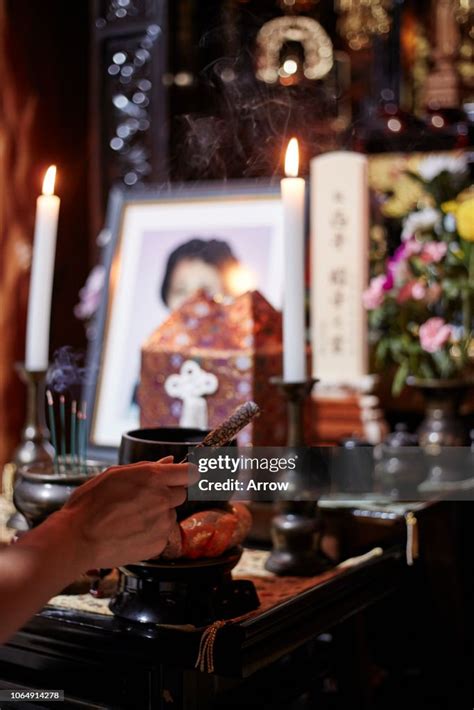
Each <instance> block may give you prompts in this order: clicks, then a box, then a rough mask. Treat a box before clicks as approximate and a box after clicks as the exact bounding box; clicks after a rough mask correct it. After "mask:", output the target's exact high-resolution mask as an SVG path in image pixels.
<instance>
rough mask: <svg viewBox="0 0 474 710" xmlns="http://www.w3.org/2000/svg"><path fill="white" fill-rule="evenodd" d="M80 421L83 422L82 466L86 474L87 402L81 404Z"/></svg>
mask: <svg viewBox="0 0 474 710" xmlns="http://www.w3.org/2000/svg"><path fill="white" fill-rule="evenodd" d="M82 420H83V422H84V426H83V428H82V438H83V442H82V454H83V459H82V465H83V470H84V473H87V402H83V403H82Z"/></svg>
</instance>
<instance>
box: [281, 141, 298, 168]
mask: <svg viewBox="0 0 474 710" xmlns="http://www.w3.org/2000/svg"><path fill="white" fill-rule="evenodd" d="M299 162H300V156H299V150H298V140H297V139H296V138H291V140H290V142H289V143H288V148H287V149H286V154H285V175H286V176H287V177H298V168H299Z"/></svg>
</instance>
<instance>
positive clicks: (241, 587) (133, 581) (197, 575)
mask: <svg viewBox="0 0 474 710" xmlns="http://www.w3.org/2000/svg"><path fill="white" fill-rule="evenodd" d="M241 555H242V548H240V547H239V548H233V549H232V550H229V551H227V552H226V553H225V554H224V555H222V556H221V557H218V558H215V559H200V560H176V561H164V560H151V561H147V562H139V563H137V564H131V565H126V566H125V567H122V568H120V571H121V575H120V583H119V590H118V593H117V595H116V596H115V597H114V599H112V601H111V603H110V609H111V611H112V612H113V613H114V614H115V615H116V616H118V617H120V618H122V619H125V620H127V621H132V622H138V623H141V624H172V625H184V624H192V625H193V626H198V627H199V626H205V625H207V624H210V623H212V622H213V621H216V620H217V619H231V618H234V617H237V616H241V615H242V614H245V613H247V612H249V611H253V610H254V609H257V608H258V606H259V599H258V595H257V592H256V590H255V586H254V584H253V582H251V581H250V580H244V579H238V580H234V579H232V575H231V570H232V569H233V568H234V567H235V565H236V564H237V562H238V561H239V559H240V557H241Z"/></svg>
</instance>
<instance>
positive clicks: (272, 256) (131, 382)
mask: <svg viewBox="0 0 474 710" xmlns="http://www.w3.org/2000/svg"><path fill="white" fill-rule="evenodd" d="M104 234H105V235H106V238H105V241H106V242H107V243H106V244H105V246H104V254H103V260H104V266H105V268H106V273H107V278H106V285H105V288H104V293H103V299H102V303H101V307H100V308H99V311H98V315H97V321H96V324H95V328H94V339H93V340H92V341H91V343H90V350H89V357H88V360H89V365H90V366H91V369H92V371H94V372H95V377H94V378H93V380H94V384H93V385H92V386H91V387H90V391H89V393H88V397H87V399H88V405H89V413H90V417H91V426H90V437H89V443H90V446H91V447H92V448H95V447H101V448H103V447H109V448H111V449H115V448H116V447H117V446H118V445H119V444H120V438H121V435H122V433H123V432H124V431H127V430H130V429H133V428H136V427H138V426H139V408H138V405H137V401H136V392H137V386H138V382H139V377H140V354H141V347H142V344H143V343H144V342H145V340H147V338H148V337H149V336H150V335H151V334H152V333H153V332H154V331H155V330H156V328H157V327H158V326H159V325H160V324H161V323H163V321H164V320H165V319H166V318H167V317H168V316H169V314H170V313H171V312H172V311H173V310H175V309H176V308H179V306H180V305H181V304H182V303H183V302H184V301H185V300H186V299H187V298H189V297H190V296H192V295H193V294H194V293H195V292H196V291H198V290H200V289H204V290H205V291H207V292H208V293H210V294H211V295H219V296H225V297H233V296H238V295H239V294H241V293H244V292H245V291H248V290H251V289H258V290H259V291H260V292H261V293H262V294H263V296H264V297H265V298H266V299H267V300H268V301H269V302H270V303H271V304H272V305H273V306H274V307H275V308H277V309H280V308H281V302H282V270H283V259H282V248H283V244H282V237H283V234H282V210H281V203H280V191H279V187H278V185H275V186H271V185H268V184H265V185H263V184H261V183H252V184H248V183H219V185H213V184H209V185H206V186H204V187H203V185H202V183H201V184H200V185H199V187H197V188H194V189H193V188H189V187H181V186H179V187H168V188H164V189H149V190H146V191H144V192H136V191H132V192H130V191H129V192H127V191H122V190H114V191H113V192H112V193H111V196H110V200H109V207H108V215H107V225H106V230H105V231H104Z"/></svg>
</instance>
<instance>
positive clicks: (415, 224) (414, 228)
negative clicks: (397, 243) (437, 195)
mask: <svg viewBox="0 0 474 710" xmlns="http://www.w3.org/2000/svg"><path fill="white" fill-rule="evenodd" d="M440 218H441V212H439V211H438V210H435V209H434V207H425V209H423V210H418V212H412V213H411V214H409V215H408V217H407V218H406V220H405V222H404V223H403V229H402V239H403V240H404V241H406V240H407V239H411V237H413V236H414V235H415V234H416V233H417V232H426V231H428V230H429V229H433V227H434V226H435V225H436V224H437V223H438V222H439V220H440Z"/></svg>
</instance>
